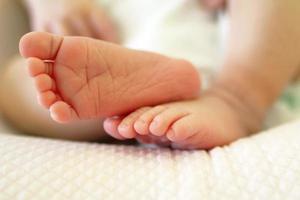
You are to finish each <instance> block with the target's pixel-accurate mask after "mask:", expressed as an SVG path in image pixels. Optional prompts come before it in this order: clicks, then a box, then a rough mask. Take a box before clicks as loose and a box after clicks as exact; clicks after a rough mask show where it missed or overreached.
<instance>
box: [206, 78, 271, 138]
mask: <svg viewBox="0 0 300 200" xmlns="http://www.w3.org/2000/svg"><path fill="white" fill-rule="evenodd" d="M233 86H234V85H232V84H229V83H221V82H216V83H215V84H214V85H213V86H212V87H211V88H210V89H209V90H208V93H210V94H211V95H214V96H217V97H218V98H220V99H222V100H223V101H224V102H225V103H226V104H227V105H228V106H229V107H231V108H232V109H233V110H234V111H235V113H236V114H237V119H238V120H239V123H240V124H241V126H242V127H243V129H244V131H245V133H246V134H247V135H249V134H253V133H256V132H258V131H259V130H261V127H262V124H263V120H264V118H265V114H266V111H267V110H266V109H262V108H261V106H260V105H259V104H258V103H257V102H255V101H252V100H250V98H248V96H249V93H247V92H243V91H242V90H240V89H237V87H233Z"/></svg>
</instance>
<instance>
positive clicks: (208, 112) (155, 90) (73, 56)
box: [20, 32, 250, 149]
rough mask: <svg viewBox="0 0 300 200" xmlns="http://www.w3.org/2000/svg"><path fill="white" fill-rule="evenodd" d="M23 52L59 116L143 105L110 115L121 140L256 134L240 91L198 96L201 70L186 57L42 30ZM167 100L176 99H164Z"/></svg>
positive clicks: (208, 139) (195, 143) (206, 144)
mask: <svg viewBox="0 0 300 200" xmlns="http://www.w3.org/2000/svg"><path fill="white" fill-rule="evenodd" d="M20 52H21V54H22V55H23V56H24V57H26V58H28V70H29V73H30V75H31V76H32V77H33V78H34V80H35V85H36V89H37V91H38V100H39V102H40V104H41V105H43V106H44V107H46V108H48V109H49V110H50V113H51V117H52V118H53V119H54V120H55V121H57V122H60V123H68V122H71V121H74V120H84V119H93V118H102V117H111V116H121V115H125V114H127V113H128V112H131V111H133V110H135V109H138V110H137V111H134V112H132V113H131V114H129V115H127V116H126V117H123V118H115V117H112V118H108V119H107V120H106V121H105V122H104V128H105V130H106V131H107V132H108V133H109V134H110V135H111V136H113V137H115V138H117V139H131V138H137V139H138V140H140V141H142V142H144V143H147V141H149V139H150V141H151V143H153V142H154V143H164V145H168V146H170V145H172V146H173V147H175V148H192V149H193V148H211V147H213V146H216V145H223V144H226V143H228V142H230V141H233V140H235V139H237V138H240V137H242V136H245V135H247V133H248V132H249V130H248V129H250V127H247V125H248V123H246V122H245V121H241V120H240V119H241V118H242V116H243V115H244V114H245V112H247V111H248V110H247V107H245V108H244V107H243V106H244V105H243V104H241V105H240V107H241V108H240V107H239V106H236V105H235V104H239V99H236V97H235V96H234V95H230V94H229V95H228V94H227V92H226V91H225V90H223V89H222V88H220V89H214V90H212V89H211V90H209V91H208V92H206V93H205V94H203V95H202V96H201V97H199V98H196V97H198V92H199V90H200V89H199V86H200V81H199V77H198V72H197V71H196V70H195V69H194V67H193V66H192V65H191V64H190V63H188V62H186V61H183V60H177V59H172V58H168V57H164V56H161V55H157V54H153V53H146V52H139V51H133V50H129V49H125V48H122V47H119V46H117V45H114V44H109V43H106V42H103V41H98V40H94V39H89V38H84V37H61V36H56V35H52V34H49V33H38V32H37V33H29V34H27V35H25V36H24V37H23V38H22V39H21V42H20ZM128 58H131V59H128ZM141 77H142V78H141ZM186 88H188V89H186ZM212 91H215V92H212ZM222 91H225V94H223V93H224V92H222ZM192 98H196V99H194V100H188V99H192ZM185 99H186V100H185ZM179 100H180V101H179ZM176 101H177V102H176ZM166 102H174V103H167V104H162V103H166ZM159 104H162V105H161V106H154V107H153V108H152V107H143V106H151V105H159ZM245 120H246V118H245ZM228 130H234V131H228Z"/></svg>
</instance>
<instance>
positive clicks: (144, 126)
mask: <svg viewBox="0 0 300 200" xmlns="http://www.w3.org/2000/svg"><path fill="white" fill-rule="evenodd" d="M165 109H167V107H165V106H156V107H154V108H151V109H150V108H148V110H147V111H146V112H145V113H143V114H142V115H141V116H140V117H139V118H138V119H137V121H136V122H135V123H134V129H135V130H136V132H137V133H138V134H140V135H149V134H150V130H149V126H150V123H151V122H152V120H153V118H154V117H155V116H157V115H158V114H159V113H161V112H163V111H164V110H165Z"/></svg>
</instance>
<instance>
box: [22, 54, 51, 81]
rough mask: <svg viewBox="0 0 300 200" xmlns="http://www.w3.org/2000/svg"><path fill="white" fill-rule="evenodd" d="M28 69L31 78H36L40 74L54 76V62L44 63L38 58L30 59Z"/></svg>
mask: <svg viewBox="0 0 300 200" xmlns="http://www.w3.org/2000/svg"><path fill="white" fill-rule="evenodd" d="M27 68H28V73H29V75H30V76H32V77H35V76H37V75H40V74H48V75H50V76H51V75H52V70H53V62H44V61H42V60H40V59H38V58H28V59H27Z"/></svg>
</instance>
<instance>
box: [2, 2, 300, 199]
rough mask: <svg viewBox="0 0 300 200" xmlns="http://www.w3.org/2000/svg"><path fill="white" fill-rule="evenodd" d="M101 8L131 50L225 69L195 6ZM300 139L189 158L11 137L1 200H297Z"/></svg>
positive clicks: (269, 138) (5, 137)
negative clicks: (122, 35) (119, 30)
mask: <svg viewBox="0 0 300 200" xmlns="http://www.w3.org/2000/svg"><path fill="white" fill-rule="evenodd" d="M102 1H103V2H102V3H104V4H105V5H106V7H107V8H108V9H109V10H110V11H111V12H112V13H113V16H114V17H115V18H116V20H117V21H118V23H119V24H120V27H121V31H122V32H123V33H124V35H125V37H124V44H125V45H126V46H129V47H134V48H139V49H146V50H154V51H158V52H161V53H165V54H168V55H171V56H176V57H177V56H178V57H183V58H186V59H189V60H191V61H192V62H193V63H194V64H196V65H197V66H201V67H207V66H216V65H217V61H218V58H217V57H218V54H219V53H218V50H217V49H218V48H217V43H216V41H217V40H216V37H217V29H218V28H217V25H216V24H215V23H212V21H210V20H208V21H207V19H208V15H207V14H204V13H198V11H197V9H196V6H197V1H196V0H151V1H142V0H122V1H121V0H102ZM141 16H143V17H141ZM126 27H127V28H126ZM128 27H129V28H128ZM198 53H199V54H198ZM209 69H210V68H209ZM299 130H300V121H298V122H294V123H291V124H287V125H284V126H282V127H279V128H276V129H272V130H270V131H268V132H265V133H261V134H258V135H256V136H254V137H251V138H245V139H241V140H239V141H236V142H234V143H233V144H231V145H230V146H227V147H224V148H215V149H213V150H212V151H210V152H206V151H191V152H188V151H171V150H168V149H148V148H142V147H132V146H131V147H130V146H113V145H100V144H90V143H78V142H65V141H58V140H50V139H40V138H34V137H29V136H17V135H12V134H11V133H12V131H11V130H9V129H7V128H3V129H2V130H1V131H0V199H1V200H27V199H30V200H48V199H51V200H52V199H53V200H55V199H57V200H64V199H66V200H76V199H78V200H83V199H85V200H93V199H108V200H109V199H111V200H118V199H124V200H134V199H141V200H159V199H162V200H165V199H178V200H181V199H182V200H183V199H184V200H199V199H205V200H215V199H216V200H220V199H228V200H232V199H249V200H252V199H275V200H282V199H285V200H298V199H300V167H299V166H300V154H299V152H300V148H299V147H300V145H299V144H300V134H299Z"/></svg>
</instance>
